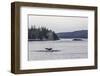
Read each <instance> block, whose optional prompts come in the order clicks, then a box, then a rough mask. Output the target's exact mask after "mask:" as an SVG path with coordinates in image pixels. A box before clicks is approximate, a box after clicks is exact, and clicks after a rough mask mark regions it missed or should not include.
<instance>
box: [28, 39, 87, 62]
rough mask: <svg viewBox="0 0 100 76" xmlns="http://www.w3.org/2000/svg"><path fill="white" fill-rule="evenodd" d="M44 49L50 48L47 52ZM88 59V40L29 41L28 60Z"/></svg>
mask: <svg viewBox="0 0 100 76" xmlns="http://www.w3.org/2000/svg"><path fill="white" fill-rule="evenodd" d="M46 48H52V50H47V49H46ZM79 58H88V40H87V39H83V40H82V41H73V40H72V39H60V40H56V41H29V42H28V60H29V61H32V60H55V59H79Z"/></svg>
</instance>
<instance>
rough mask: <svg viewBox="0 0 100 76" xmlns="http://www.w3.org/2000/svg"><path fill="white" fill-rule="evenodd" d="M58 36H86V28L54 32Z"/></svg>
mask: <svg viewBox="0 0 100 76" xmlns="http://www.w3.org/2000/svg"><path fill="white" fill-rule="evenodd" d="M56 34H57V36H58V37H59V38H88V30H79V31H73V32H60V33H56Z"/></svg>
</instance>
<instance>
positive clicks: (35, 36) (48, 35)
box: [28, 25, 59, 41]
mask: <svg viewBox="0 0 100 76" xmlns="http://www.w3.org/2000/svg"><path fill="white" fill-rule="evenodd" d="M28 40H29V41H38V40H39V41H43V40H59V38H58V36H57V35H56V33H55V32H54V31H52V30H50V29H47V28H46V27H42V26H41V27H38V28H37V27H36V26H35V25H34V26H32V27H31V28H28Z"/></svg>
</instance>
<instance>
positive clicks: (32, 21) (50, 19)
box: [28, 15, 88, 33]
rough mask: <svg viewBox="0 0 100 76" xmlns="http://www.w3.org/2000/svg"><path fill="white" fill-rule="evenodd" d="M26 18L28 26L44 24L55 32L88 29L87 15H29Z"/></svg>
mask: <svg viewBox="0 0 100 76" xmlns="http://www.w3.org/2000/svg"><path fill="white" fill-rule="evenodd" d="M28 18H29V22H28V23H29V24H28V25H29V26H28V27H29V28H30V27H31V26H34V25H35V26H36V27H41V26H44V27H47V28H48V29H51V30H53V31H55V32H56V33H58V32H71V31H77V30H87V29H88V17H71V16H66V17H64V16H42V15H29V16H28Z"/></svg>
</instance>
